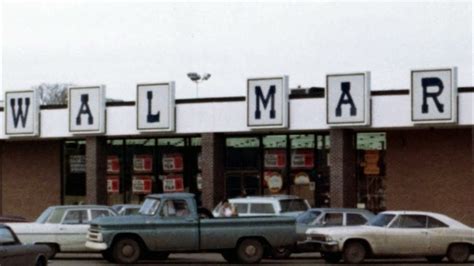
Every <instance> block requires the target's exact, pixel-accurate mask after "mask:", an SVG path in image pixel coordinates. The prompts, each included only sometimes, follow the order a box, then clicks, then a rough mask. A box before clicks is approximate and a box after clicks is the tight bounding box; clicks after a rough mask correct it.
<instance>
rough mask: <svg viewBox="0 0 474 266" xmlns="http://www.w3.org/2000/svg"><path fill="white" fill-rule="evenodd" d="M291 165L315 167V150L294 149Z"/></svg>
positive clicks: (295, 166)
mask: <svg viewBox="0 0 474 266" xmlns="http://www.w3.org/2000/svg"><path fill="white" fill-rule="evenodd" d="M291 167H292V168H303V169H310V168H313V167H314V151H313V150H310V149H304V150H303V149H300V150H293V151H292V153H291Z"/></svg>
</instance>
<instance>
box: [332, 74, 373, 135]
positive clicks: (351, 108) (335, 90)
mask: <svg viewBox="0 0 474 266" xmlns="http://www.w3.org/2000/svg"><path fill="white" fill-rule="evenodd" d="M326 112H327V114H326V117H327V118H326V119H327V123H328V125H330V126H367V125H370V73H369V72H365V73H355V74H335V75H327V76H326Z"/></svg>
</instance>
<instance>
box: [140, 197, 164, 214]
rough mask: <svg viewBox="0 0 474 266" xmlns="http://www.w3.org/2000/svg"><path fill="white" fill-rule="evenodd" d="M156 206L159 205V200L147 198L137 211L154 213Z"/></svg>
mask: <svg viewBox="0 0 474 266" xmlns="http://www.w3.org/2000/svg"><path fill="white" fill-rule="evenodd" d="M158 207H160V200H159V199H151V198H149V199H146V200H145V202H143V205H142V207H141V208H140V211H138V212H139V213H140V214H143V215H155V214H156V211H157V210H158Z"/></svg>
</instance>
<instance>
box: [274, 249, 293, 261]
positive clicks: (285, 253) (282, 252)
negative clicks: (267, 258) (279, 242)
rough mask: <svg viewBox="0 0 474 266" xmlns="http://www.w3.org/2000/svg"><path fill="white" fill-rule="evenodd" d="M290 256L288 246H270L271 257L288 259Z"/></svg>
mask: <svg viewBox="0 0 474 266" xmlns="http://www.w3.org/2000/svg"><path fill="white" fill-rule="evenodd" d="M290 256H291V250H290V249H289V248H284V247H281V248H272V258H274V259H277V260H282V259H288V258H289V257H290Z"/></svg>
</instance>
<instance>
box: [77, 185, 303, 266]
mask: <svg viewBox="0 0 474 266" xmlns="http://www.w3.org/2000/svg"><path fill="white" fill-rule="evenodd" d="M296 240H297V235H296V225H295V219H294V218H292V217H232V218H212V217H205V218H204V217H202V216H201V215H200V214H199V213H198V208H197V205H196V201H195V199H194V195H193V194H189V193H172V194H154V195H149V196H148V197H147V198H146V199H145V202H144V203H143V205H142V208H141V209H140V215H133V216H116V217H101V218H98V219H96V220H94V221H92V223H91V226H90V229H89V232H88V235H87V242H86V247H88V248H90V249H93V250H97V251H101V252H102V255H103V257H104V259H106V260H108V261H110V262H114V263H120V264H130V263H135V262H137V261H138V260H140V259H161V260H163V259H166V258H167V257H168V255H169V254H170V253H180V252H183V253H184V252H186V253H194V252H218V253H221V254H222V256H223V257H224V259H226V260H227V261H228V262H231V263H258V262H260V260H261V259H262V257H264V256H265V255H267V254H269V253H270V252H271V251H272V250H274V249H275V248H281V247H289V246H292V245H293V244H294V243H295V242H296Z"/></svg>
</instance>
